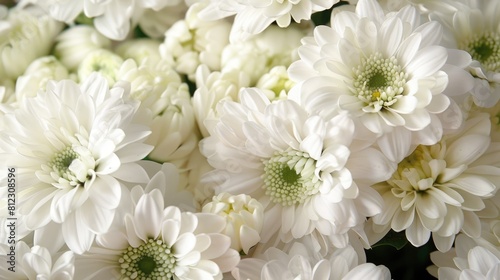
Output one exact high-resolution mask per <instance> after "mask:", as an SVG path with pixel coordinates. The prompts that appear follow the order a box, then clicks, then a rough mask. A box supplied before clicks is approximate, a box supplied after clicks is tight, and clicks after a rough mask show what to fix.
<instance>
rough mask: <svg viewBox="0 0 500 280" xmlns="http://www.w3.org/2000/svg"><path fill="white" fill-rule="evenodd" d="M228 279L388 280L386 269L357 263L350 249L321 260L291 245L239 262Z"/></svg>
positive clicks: (301, 246) (302, 247)
mask: <svg viewBox="0 0 500 280" xmlns="http://www.w3.org/2000/svg"><path fill="white" fill-rule="evenodd" d="M232 275H233V276H234V277H235V278H236V280H243V279H262V280H273V279H283V280H294V279H307V280H309V279H311V280H312V279H330V280H337V279H338V280H340V279H376V280H382V279H385V280H389V279H391V273H390V272H389V269H387V267H385V266H383V265H379V266H375V265H374V264H372V263H360V261H359V258H358V255H357V253H356V251H355V250H354V249H353V248H352V247H350V246H348V247H346V248H342V249H337V250H336V251H335V252H334V253H332V254H330V256H328V257H326V258H323V257H321V256H320V255H318V254H317V253H316V252H314V251H313V250H311V248H310V247H308V246H307V245H306V244H303V243H300V242H295V243H294V244H293V245H292V246H291V248H290V249H289V252H284V251H281V250H279V249H276V248H269V249H268V250H267V251H266V252H265V253H264V254H263V255H262V256H259V257H258V258H247V259H243V260H241V261H240V263H239V264H238V266H237V267H236V268H235V269H234V270H233V271H232Z"/></svg>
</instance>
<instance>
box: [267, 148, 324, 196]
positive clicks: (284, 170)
mask: <svg viewBox="0 0 500 280" xmlns="http://www.w3.org/2000/svg"><path fill="white" fill-rule="evenodd" d="M315 166H316V161H315V160H314V159H312V158H310V157H309V155H308V154H307V153H304V152H298V151H288V152H282V153H279V152H276V153H275V155H274V156H273V157H272V158H270V159H269V160H265V161H264V171H265V173H264V175H263V179H264V189H265V191H266V195H267V196H269V197H270V198H271V201H272V202H274V203H279V204H281V205H283V206H291V205H294V204H301V203H303V202H304V201H305V199H306V198H308V197H310V196H312V195H314V194H316V193H317V192H318V190H319V187H320V184H321V181H320V180H319V177H318V176H316V175H315V174H314V171H315Z"/></svg>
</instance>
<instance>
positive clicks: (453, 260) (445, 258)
mask: <svg viewBox="0 0 500 280" xmlns="http://www.w3.org/2000/svg"><path fill="white" fill-rule="evenodd" d="M431 260H432V261H433V262H434V264H435V266H431V267H429V268H428V270H429V272H430V273H432V274H433V275H434V276H435V277H437V278H438V279H441V280H445V279H446V280H450V279H457V280H458V279H460V280H477V279H484V280H494V279H497V278H498V275H500V250H498V249H497V248H492V247H488V248H486V247H482V246H478V245H477V244H476V243H475V242H474V240H473V239H470V238H468V237H466V236H462V235H459V236H458V237H457V240H456V242H455V247H454V248H452V250H450V251H449V252H447V253H441V252H433V253H431Z"/></svg>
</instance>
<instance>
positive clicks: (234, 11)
mask: <svg viewBox="0 0 500 280" xmlns="http://www.w3.org/2000/svg"><path fill="white" fill-rule="evenodd" d="M337 2H338V0H298V1H288V0H285V1H279V0H271V1H246V2H245V1H238V0H211V1H210V2H209V4H208V6H207V7H206V8H205V9H203V10H202V12H201V13H200V17H201V18H203V19H206V20H216V19H220V18H225V17H229V16H232V15H236V16H235V18H234V23H233V26H232V28H231V37H230V39H231V42H233V43H234V42H237V41H244V40H247V39H249V37H251V36H252V35H256V34H259V33H261V32H262V31H264V30H265V29H266V28H268V27H269V26H270V25H271V23H273V22H276V23H277V24H278V26H279V27H280V28H283V29H284V28H285V27H288V26H289V25H290V24H291V22H292V19H293V21H294V22H301V21H302V20H309V19H311V15H312V14H313V13H314V12H318V11H323V10H326V9H329V8H331V7H332V6H333V5H334V4H335V3H337Z"/></svg>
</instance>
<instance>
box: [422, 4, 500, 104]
mask: <svg viewBox="0 0 500 280" xmlns="http://www.w3.org/2000/svg"><path fill="white" fill-rule="evenodd" d="M434 2H437V3H432V2H429V3H424V5H423V6H424V7H425V8H427V9H428V10H429V11H430V18H431V19H433V20H437V21H439V22H441V23H442V24H443V26H444V27H445V32H444V39H445V41H446V43H447V45H448V46H450V47H453V48H458V49H461V50H465V51H467V52H468V53H469V54H470V55H471V56H472V59H473V62H472V63H471V64H470V65H469V68H468V69H469V71H470V72H471V73H472V75H473V76H474V77H475V89H474V91H473V92H472V96H473V98H474V102H475V103H476V104H477V105H478V106H481V107H492V106H494V105H495V104H496V103H497V102H498V100H500V30H499V27H498V26H499V25H500V19H499V18H498V13H500V2H498V1H469V0H458V1H450V0H447V1H434Z"/></svg>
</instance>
